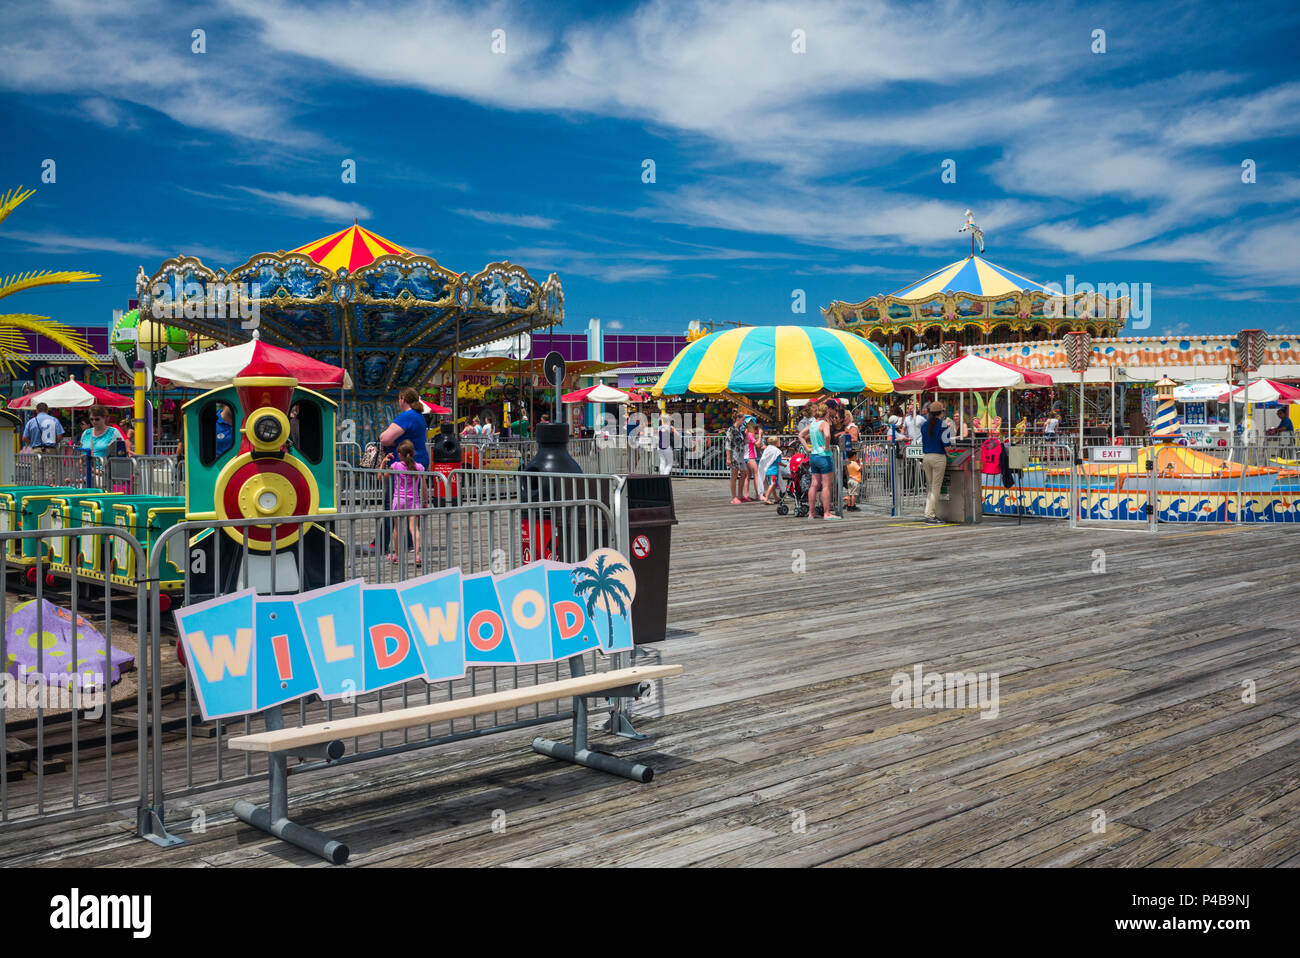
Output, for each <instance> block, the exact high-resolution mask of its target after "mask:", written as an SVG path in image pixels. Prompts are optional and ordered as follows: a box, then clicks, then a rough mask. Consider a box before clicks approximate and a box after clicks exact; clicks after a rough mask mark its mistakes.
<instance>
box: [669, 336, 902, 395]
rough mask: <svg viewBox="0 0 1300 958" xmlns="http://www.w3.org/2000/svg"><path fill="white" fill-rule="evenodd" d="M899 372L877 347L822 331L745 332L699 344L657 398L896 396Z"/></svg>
mask: <svg viewBox="0 0 1300 958" xmlns="http://www.w3.org/2000/svg"><path fill="white" fill-rule="evenodd" d="M897 377H898V371H897V370H896V369H894V367H893V364H891V363H890V361H889V360H888V359H886V358H885V354H884V353H882V352H881V351H880V350H879V349H878V348H877V347H876V346H875V345H874V344H873V343H870V342H868V341H867V340H865V339H863V338H862V337H860V336H855V335H853V334H852V333H846V332H843V331H842V330H838V329H827V328H825V327H822V326H747V327H743V328H741V329H728V330H725V331H724V332H720V333H712V334H710V335H708V336H705V337H704V338H703V339H697V340H696V341H695V342H693V343H691V344H690V345H688V346H687V347H686V348H685V349H683V350H682V351H681V352H680V353H678V354H677V355H676V356H675V357H673V361H672V362H671V363H669V365H668V368H667V369H665V370H664V374H663V375H662V376H660V377H659V381H658V382H657V383H655V384H654V386H653V388H651V390H650V392H651V394H652V395H655V396H682V395H688V394H689V395H697V396H716V395H719V394H721V393H742V394H746V395H762V394H765V393H770V392H772V391H774V390H777V389H780V390H782V391H783V392H787V393H794V394H806V393H823V392H826V393H859V392H863V391H864V390H865V391H868V392H877V393H888V392H892V391H893V388H894V385H893V381H894V380H895V379H896V378H897Z"/></svg>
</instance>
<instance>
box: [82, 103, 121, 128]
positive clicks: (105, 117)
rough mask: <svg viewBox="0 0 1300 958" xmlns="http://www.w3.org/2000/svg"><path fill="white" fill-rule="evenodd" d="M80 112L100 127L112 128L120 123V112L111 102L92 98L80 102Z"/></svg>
mask: <svg viewBox="0 0 1300 958" xmlns="http://www.w3.org/2000/svg"><path fill="white" fill-rule="evenodd" d="M80 112H81V113H82V114H83V115H85V116H88V117H90V118H91V119H92V120H94V121H95V122H96V123H98V124H99V125H100V126H107V127H114V126H117V125H118V124H119V123H121V122H122V110H121V108H120V107H118V105H117V104H116V103H114V102H113V101H112V100H109V99H106V98H105V97H102V96H92V97H88V98H87V99H85V100H82V101H81V104H80Z"/></svg>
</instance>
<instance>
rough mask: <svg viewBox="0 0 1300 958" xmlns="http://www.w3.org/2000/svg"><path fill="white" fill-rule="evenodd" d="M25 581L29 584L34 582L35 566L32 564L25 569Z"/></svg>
mask: <svg viewBox="0 0 1300 958" xmlns="http://www.w3.org/2000/svg"><path fill="white" fill-rule="evenodd" d="M27 583H28V584H29V585H35V584H36V566H32V567H31V568H30V569H28V570H27Z"/></svg>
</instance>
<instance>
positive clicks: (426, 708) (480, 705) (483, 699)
mask: <svg viewBox="0 0 1300 958" xmlns="http://www.w3.org/2000/svg"><path fill="white" fill-rule="evenodd" d="M683 671H684V670H683V668H682V666H680V665H642V666H634V667H632V668H627V669H612V670H610V671H609V672H597V673H596V674H594V675H582V676H579V677H577V678H569V679H561V680H559V681H558V682H548V683H545V684H543V685H534V686H529V687H527V688H519V689H506V690H504V691H500V692H485V693H483V694H481V695H475V696H472V697H470V698H466V699H454V700H452V701H450V702H434V703H433V704H431V705H415V706H411V707H409V708H404V709H398V710H397V711H392V712H375V713H373V714H370V715H356V716H351V717H349V718H341V719H334V720H333V721H329V722H320V723H317V724H314V725H304V726H300V727H298V728H286V729H280V730H278V731H274V732H255V733H253V734H252V735H240V736H236V737H234V738H231V739H229V740H227V742H226V745H227V747H228V748H232V749H238V750H241V751H246V752H283V751H292V750H293V749H295V748H302V747H303V746H305V745H318V744H320V743H321V742H330V741H333V740H334V739H345V738H352V737H353V736H355V735H372V734H375V733H377V732H392V731H398V730H400V729H406V728H414V727H415V726H418V725H429V724H431V723H434V722H446V721H450V720H451V719H458V718H468V717H469V716H471V715H485V714H487V713H489V712H495V711H505V710H507V709H515V708H522V707H524V706H527V705H536V704H537V703H539V702H550V701H553V700H555V699H563V698H570V697H573V696H579V695H592V694H595V693H597V692H604V691H608V690H609V689H616V688H621V687H622V686H625V685H635V684H637V683H638V682H651V681H654V680H656V679H664V678H670V677H671V676H674V675H681V674H682V672H683Z"/></svg>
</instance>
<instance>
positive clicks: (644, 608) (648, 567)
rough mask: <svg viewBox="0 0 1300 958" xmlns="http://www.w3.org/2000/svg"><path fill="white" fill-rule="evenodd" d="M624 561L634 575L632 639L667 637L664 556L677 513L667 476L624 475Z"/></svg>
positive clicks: (649, 639)
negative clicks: (626, 554)
mask: <svg viewBox="0 0 1300 958" xmlns="http://www.w3.org/2000/svg"><path fill="white" fill-rule="evenodd" d="M627 491H628V513H627V527H628V535H629V538H630V539H631V542H630V544H629V546H628V551H629V552H630V553H631V555H629V556H628V559H629V560H630V561H631V563H632V573H633V574H634V575H635V576H636V597H635V598H633V600H632V636H633V639H634V640H635V641H636V644H637V645H643V644H645V643H647V642H662V641H663V640H664V639H665V638H667V636H668V557H669V550H670V547H671V545H672V536H673V526H675V525H677V513H676V510H675V509H674V508H673V484H672V480H671V479H669V478H668V477H667V476H628V477H627Z"/></svg>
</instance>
